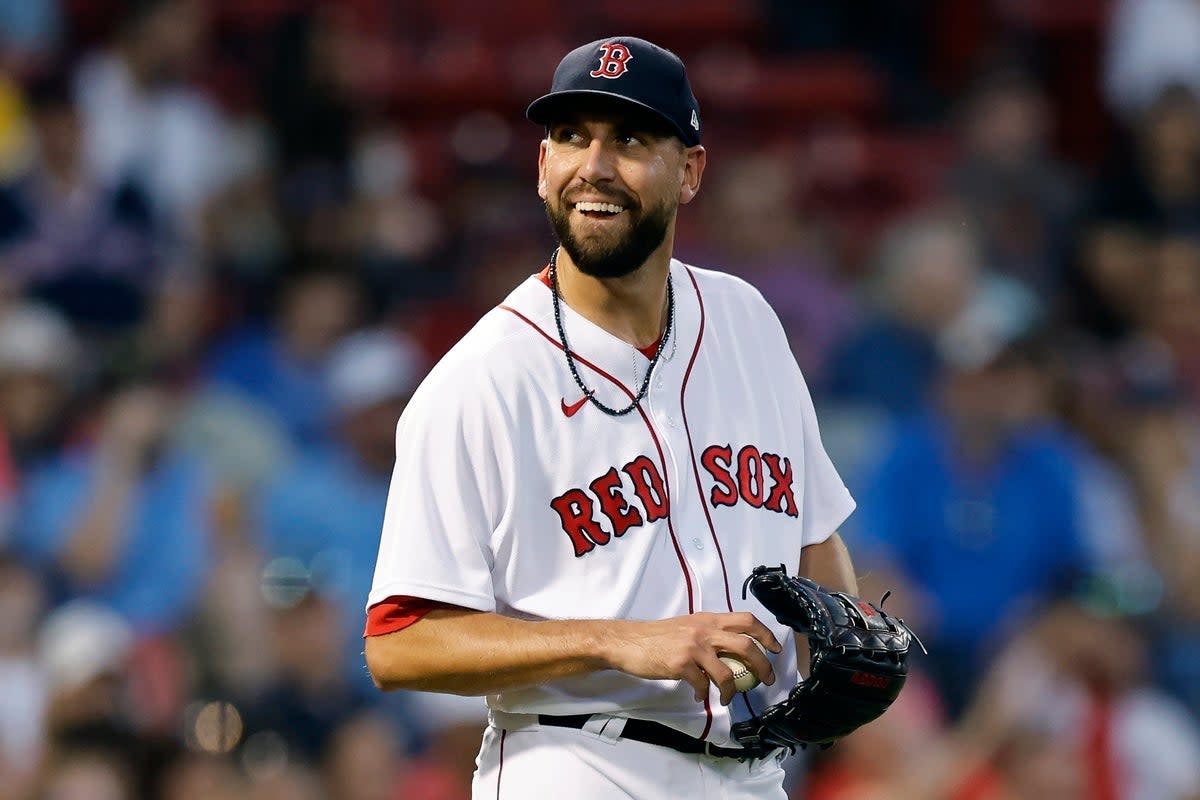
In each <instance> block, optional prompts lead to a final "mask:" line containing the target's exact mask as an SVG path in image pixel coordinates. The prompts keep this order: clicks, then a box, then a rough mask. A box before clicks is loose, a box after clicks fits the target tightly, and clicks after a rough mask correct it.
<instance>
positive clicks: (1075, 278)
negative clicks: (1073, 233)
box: [1063, 222, 1154, 345]
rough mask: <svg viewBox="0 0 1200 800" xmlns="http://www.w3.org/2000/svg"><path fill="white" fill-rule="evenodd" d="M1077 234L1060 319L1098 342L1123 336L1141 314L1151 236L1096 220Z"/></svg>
mask: <svg viewBox="0 0 1200 800" xmlns="http://www.w3.org/2000/svg"><path fill="white" fill-rule="evenodd" d="M1078 238H1079V244H1078V247H1077V252H1076V253H1075V254H1074V257H1073V258H1072V259H1071V262H1070V265H1069V272H1068V275H1069V279H1068V282H1069V284H1070V289H1071V291H1070V297H1069V298H1067V299H1066V302H1065V303H1064V309H1063V311H1064V316H1066V317H1068V319H1067V320H1064V321H1069V322H1070V324H1071V326H1072V327H1073V328H1074V329H1076V330H1077V331H1078V332H1080V333H1083V334H1085V335H1086V336H1088V337H1089V338H1091V339H1092V340H1094V341H1095V342H1096V343H1097V344H1100V345H1113V344H1117V343H1120V342H1122V341H1125V340H1127V339H1129V338H1130V337H1131V336H1133V334H1134V332H1135V331H1136V330H1137V328H1138V327H1139V326H1140V325H1141V324H1142V322H1143V320H1145V319H1146V314H1147V308H1148V305H1149V298H1148V296H1147V295H1148V289H1149V287H1150V285H1151V277H1152V275H1153V272H1154V261H1153V258H1154V242H1153V239H1152V237H1151V236H1150V235H1149V234H1148V233H1147V232H1146V231H1144V230H1142V229H1141V228H1139V227H1137V226H1135V225H1132V224H1129V223H1119V222H1097V223H1096V224H1094V225H1090V226H1089V227H1088V228H1087V229H1085V230H1084V231H1082V232H1081V233H1080V235H1079V237H1078Z"/></svg>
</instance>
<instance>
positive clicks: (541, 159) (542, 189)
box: [538, 139, 550, 200]
mask: <svg viewBox="0 0 1200 800" xmlns="http://www.w3.org/2000/svg"><path fill="white" fill-rule="evenodd" d="M546 142H547V140H546V139H542V143H541V144H539V145H538V197H540V198H542V199H543V200H545V199H546V195H547V194H549V193H550V189H549V187H548V186H547V184H546Z"/></svg>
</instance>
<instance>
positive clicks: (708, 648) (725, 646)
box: [605, 611, 783, 705]
mask: <svg viewBox="0 0 1200 800" xmlns="http://www.w3.org/2000/svg"><path fill="white" fill-rule="evenodd" d="M611 625H612V630H611V636H610V637H609V639H608V643H607V646H606V647H605V660H606V661H607V662H608V664H609V666H610V667H611V668H612V669H617V670H620V671H621V672H626V673H628V674H630V675H636V676H638V677H639V678H648V679H651V680H682V681H686V682H687V683H688V684H690V685H691V687H692V689H694V690H695V696H696V702H698V703H702V702H704V700H705V698H706V697H708V691H709V685H710V684H712V685H715V686H716V687H717V688H718V689H719V690H720V692H721V703H722V705H728V704H729V702H730V701H731V700H732V699H733V696H734V694H736V693H737V690H736V689H735V688H734V686H733V672H732V671H731V670H730V669H729V667H727V666H725V664H724V663H723V662H722V661H721V658H720V656H722V655H731V656H734V657H735V658H737V659H738V660H740V661H742V662H743V663H744V664H746V666H748V667H749V668H750V671H751V672H753V673H754V675H755V676H756V677H757V678H758V679H759V680H760V681H762V682H763V683H765V684H767V685H768V686H769V685H771V684H773V683H774V682H775V673H774V671H773V670H772V669H771V662H770V661H768V660H767V658H766V656H764V655H763V654H762V652H761V651H759V649H758V648H757V647H756V646H755V644H754V642H752V641H750V638H747V637H752V638H754V639H756V640H758V641H759V642H761V643H762V645H763V646H764V647H766V648H767V649H768V650H770V651H771V652H772V653H778V652H780V651H781V650H782V649H783V648H782V645H780V643H779V640H778V639H776V638H775V635H774V634H772V633H771V631H770V629H769V628H767V626H766V625H764V624H763V623H762V622H760V621H759V620H758V618H756V617H755V616H754V615H753V614H751V613H749V612H746V611H736V612H731V613H723V614H714V613H710V612H701V613H697V614H688V615H686V616H682V617H671V618H670V619H663V620H654V621H648V622H641V621H629V620H616V621H613V622H612V623H611Z"/></svg>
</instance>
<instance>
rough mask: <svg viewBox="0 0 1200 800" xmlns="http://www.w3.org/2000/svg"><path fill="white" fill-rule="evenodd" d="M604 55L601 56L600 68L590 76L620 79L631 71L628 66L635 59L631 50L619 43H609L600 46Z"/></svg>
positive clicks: (590, 73)
mask: <svg viewBox="0 0 1200 800" xmlns="http://www.w3.org/2000/svg"><path fill="white" fill-rule="evenodd" d="M600 49H601V50H603V51H604V55H602V56H600V66H599V67H597V68H596V69H594V70H592V71H591V72H589V73H588V74H589V75H591V76H592V77H593V78H619V77H621V76H622V75H624V74H625V71H626V70H627V69H629V67H627V66H626V64H628V63H629V61H630V60H631V59H632V58H633V54H632V53H630V52H629V48H628V47H626V46H625V45H623V44H620V43H619V42H609V43H608V44H602V45H600Z"/></svg>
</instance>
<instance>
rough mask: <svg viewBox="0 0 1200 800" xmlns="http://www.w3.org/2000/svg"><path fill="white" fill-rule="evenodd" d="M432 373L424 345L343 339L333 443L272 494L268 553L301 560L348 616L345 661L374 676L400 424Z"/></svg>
mask: <svg viewBox="0 0 1200 800" xmlns="http://www.w3.org/2000/svg"><path fill="white" fill-rule="evenodd" d="M423 375H424V364H423V358H422V356H421V353H420V352H419V351H418V350H417V349H416V346H415V345H414V344H413V343H412V342H410V341H409V340H408V339H405V338H403V337H401V336H399V335H397V334H394V333H392V332H389V331H385V330H373V331H364V332H360V333H357V334H354V335H352V336H350V337H348V338H346V339H344V340H343V341H341V342H340V343H339V344H338V345H337V347H336V348H335V349H334V350H333V352H332V353H331V355H330V359H329V363H328V372H327V376H328V384H327V385H328V389H329V396H330V399H331V405H330V419H329V422H330V423H331V427H332V429H333V440H332V442H331V445H330V447H329V448H328V449H323V450H321V451H319V452H316V453H313V454H311V455H310V456H308V457H306V458H303V459H300V460H298V461H297V462H296V463H295V464H294V465H292V466H291V467H290V468H289V469H286V470H285V471H283V472H282V473H281V474H279V475H277V476H276V477H275V479H274V480H273V481H272V482H271V483H270V485H269V486H267V487H266V489H265V490H264V492H263V495H262V505H261V521H262V526H263V530H262V535H263V548H264V550H265V553H266V555H267V557H268V558H269V559H280V558H286V559H294V560H296V561H298V562H299V563H300V564H302V565H304V567H305V569H306V570H308V571H309V573H310V574H311V579H312V581H313V583H314V584H315V585H316V586H317V587H318V588H319V589H320V590H321V591H322V592H323V593H325V594H326V595H327V596H328V597H329V598H330V599H331V600H332V601H333V602H335V603H336V608H337V611H338V614H339V625H340V630H341V635H342V639H343V648H344V649H343V650H342V652H344V653H345V654H346V655H347V656H350V657H351V658H349V659H344V660H343V663H344V666H345V667H346V669H347V670H348V671H349V673H350V674H353V675H354V676H355V677H356V678H358V679H359V680H362V679H363V677H364V674H365V673H364V670H363V661H362V658H361V656H360V655H359V653H360V652H361V646H360V640H361V637H362V631H363V624H364V621H365V617H364V612H363V609H364V608H365V605H366V595H365V594H364V592H365V587H368V586H369V585H370V582H371V576H372V575H373V574H374V571H375V555H376V550H377V548H378V542H379V527H380V525H381V524H382V522H383V509H384V506H385V505H386V500H387V491H388V485H389V484H390V483H391V477H392V465H393V463H394V462H395V448H396V445H395V428H396V420H397V419H399V417H400V413H401V412H402V411H403V410H404V406H405V404H406V403H407V402H408V398H409V397H410V396H411V394H412V392H413V391H414V390H415V389H416V387H417V383H418V382H419V381H420V379H421V378H422V377H423Z"/></svg>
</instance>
